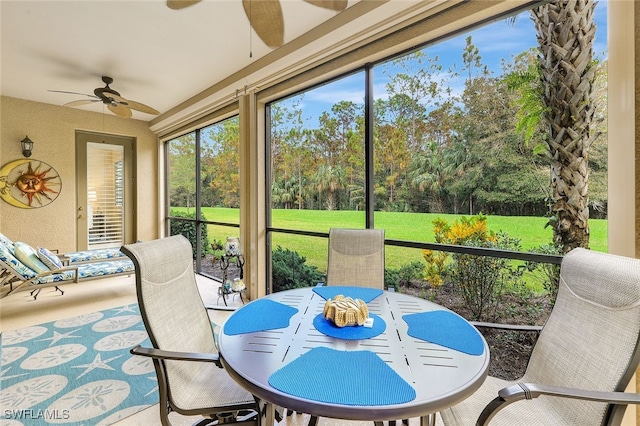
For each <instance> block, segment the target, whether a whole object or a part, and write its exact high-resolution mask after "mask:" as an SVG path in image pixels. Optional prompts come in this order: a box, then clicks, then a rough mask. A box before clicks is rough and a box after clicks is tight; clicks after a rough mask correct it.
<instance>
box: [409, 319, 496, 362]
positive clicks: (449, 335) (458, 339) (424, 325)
mask: <svg viewBox="0 0 640 426" xmlns="http://www.w3.org/2000/svg"><path fill="white" fill-rule="evenodd" d="M402 319H403V320H405V322H406V323H407V324H408V325H409V330H408V331H407V334H408V335H409V336H412V337H415V338H416V339H421V340H426V341H428V342H431V343H436V344H438V345H441V346H444V347H447V348H450V349H454V350H456V351H460V352H464V353H466V354H469V355H482V353H483V352H484V343H483V341H482V337H481V336H480V333H478V330H476V329H475V328H474V327H473V326H472V325H471V324H469V323H468V322H467V321H465V320H464V318H461V317H459V316H458V315H456V314H454V313H452V312H448V311H432V312H421V313H419V314H408V315H404V316H403V317H402Z"/></svg>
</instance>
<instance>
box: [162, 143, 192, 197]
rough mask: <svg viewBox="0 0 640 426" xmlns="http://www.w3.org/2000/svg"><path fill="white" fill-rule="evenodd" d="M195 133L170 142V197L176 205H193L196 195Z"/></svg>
mask: <svg viewBox="0 0 640 426" xmlns="http://www.w3.org/2000/svg"><path fill="white" fill-rule="evenodd" d="M195 149H196V145H195V135H194V134H193V133H188V134H186V135H184V136H180V137H179V138H176V139H174V140H172V141H171V142H170V143H169V164H168V169H169V188H170V194H169V197H170V199H171V201H172V202H174V200H175V202H176V204H172V205H174V206H185V207H187V209H189V208H190V207H191V206H193V204H194V202H195V197H196V175H195V164H196V155H195Z"/></svg>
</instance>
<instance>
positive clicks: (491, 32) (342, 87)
mask: <svg viewBox="0 0 640 426" xmlns="http://www.w3.org/2000/svg"><path fill="white" fill-rule="evenodd" d="M594 19H595V22H596V26H597V30H596V39H595V45H594V53H595V57H596V58H597V59H600V60H604V59H606V56H607V0H600V1H599V2H598V3H597V4H596V9H595V14H594ZM469 35H470V36H471V37H472V42H473V44H474V45H475V46H476V47H477V48H478V50H479V53H480V56H481V57H482V63H483V64H485V65H487V66H488V68H489V70H490V71H492V72H493V73H494V75H500V74H501V71H502V69H501V61H502V59H509V58H511V57H513V56H516V55H518V54H519V53H521V52H523V51H525V50H528V49H530V48H532V47H534V46H536V45H537V42H536V37H535V29H534V26H533V21H532V20H531V16H530V13H529V12H523V13H521V14H519V15H518V16H517V17H516V19H515V21H513V22H507V21H506V20H500V21H496V22H493V23H490V24H488V25H486V26H483V27H481V28H478V29H476V30H474V31H471V32H469V33H464V34H461V35H459V36H456V37H453V38H451V39H448V40H446V41H443V42H441V43H438V44H435V45H433V46H429V47H427V48H426V49H424V52H425V53H426V54H427V55H428V56H429V57H436V56H437V57H438V59H439V61H440V63H441V64H442V65H443V68H445V69H446V68H447V67H451V66H452V65H453V64H456V66H457V68H458V69H459V68H460V67H461V64H462V51H463V49H464V47H465V44H466V42H465V39H466V37H467V36H469ZM363 75H364V74H363V73H362V72H359V73H357V74H355V75H352V76H348V77H345V78H343V79H341V80H338V81H334V82H331V83H330V84H326V85H324V86H321V87H318V88H316V89H314V90H311V91H308V92H306V93H305V94H304V98H303V101H302V103H301V105H300V106H301V107H302V108H303V110H304V114H305V118H306V120H308V122H309V125H311V126H312V127H315V126H316V125H317V117H318V116H319V115H320V113H321V112H323V111H327V110H330V108H331V106H332V105H334V104H336V103H337V102H339V101H345V100H346V101H352V102H355V103H357V104H362V103H363V98H364V77H363ZM387 81H388V77H387V76H386V75H384V73H383V72H382V67H378V68H374V96H376V97H382V98H384V97H385V96H386V90H385V88H384V86H385V84H386V83H387ZM463 84H464V79H459V80H458V81H457V82H456V81H452V83H451V88H452V90H453V93H454V94H455V93H461V92H462V87H463Z"/></svg>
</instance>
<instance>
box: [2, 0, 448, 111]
mask: <svg viewBox="0 0 640 426" xmlns="http://www.w3.org/2000/svg"><path fill="white" fill-rule="evenodd" d="M254 1H260V0H254ZM363 1H365V2H367V4H368V5H367V7H366V8H365V7H363V5H364V3H359V2H358V0H350V1H349V8H348V9H347V12H342V13H343V14H345V13H347V14H346V15H343V17H344V16H350V20H349V21H347V22H348V24H345V23H344V22H343V23H340V22H341V20H340V19H338V18H339V17H338V16H337V15H338V14H336V12H333V11H331V10H328V9H323V8H320V7H317V6H313V5H311V4H308V3H306V2H304V1H303V0H281V5H282V9H283V15H284V21H285V46H283V47H282V48H280V49H276V50H272V49H270V48H268V47H267V46H266V45H265V44H264V43H263V42H262V41H261V40H260V39H259V38H258V36H257V35H256V34H255V33H253V32H252V31H250V26H249V21H248V19H247V17H246V16H245V13H244V10H243V8H242V4H241V1H240V0H204V1H202V2H200V3H198V4H195V5H193V6H191V7H189V8H186V9H183V10H171V9H169V8H168V7H167V6H166V5H165V2H164V0H106V1H105V0H81V1H69V0H44V1H32V0H0V18H1V27H0V29H1V39H0V40H1V73H0V81H1V86H0V93H1V94H2V95H5V96H12V97H16V98H22V99H27V100H32V101H38V102H44V103H49V104H54V105H63V104H65V103H67V102H70V101H74V100H78V99H89V98H87V97H83V96H81V95H73V94H64V93H54V92H50V91H49V90H61V91H70V92H78V93H81V94H93V89H95V88H97V87H103V86H104V84H103V83H102V81H101V76H103V75H106V76H110V77H112V78H113V79H114V82H113V84H111V88H113V89H115V90H117V91H118V92H120V94H121V96H122V97H124V98H126V99H130V100H134V101H137V102H141V103H143V104H146V105H149V106H151V107H153V108H155V109H157V110H159V111H160V113H161V114H164V113H166V112H167V111H169V110H170V109H172V108H174V107H176V106H178V105H180V104H182V103H184V102H186V101H188V100H190V99H192V98H193V97H194V96H196V95H198V94H199V93H201V92H203V91H206V89H208V88H210V87H211V86H213V85H215V84H216V83H218V82H220V81H222V80H223V79H224V78H225V77H228V76H230V75H232V74H234V73H237V72H239V71H240V70H245V69H247V67H249V68H251V65H252V64H253V63H255V62H256V61H259V60H262V61H265V60H269V57H270V56H272V57H274V58H275V59H274V60H277V61H280V62H283V61H284V62H287V58H289V63H290V62H291V58H292V57H294V56H295V55H298V56H299V55H300V52H301V46H302V45H301V43H300V40H297V43H296V38H298V37H300V36H302V35H304V34H305V33H307V32H308V31H309V30H310V29H312V28H313V27H316V26H318V25H320V24H322V23H323V22H325V21H327V22H326V23H325V24H324V26H325V27H326V28H330V32H328V30H327V31H325V32H324V33H321V34H324V35H323V36H319V37H316V38H314V39H313V43H312V44H313V45H314V46H313V49H314V50H315V51H317V52H320V51H322V50H323V49H325V50H326V49H327V46H329V45H330V44H333V43H335V42H336V41H337V40H345V39H347V38H349V37H352V38H353V37H354V34H356V33H357V32H358V31H360V32H361V31H363V30H362V28H363V26H364V27H369V28H371V27H375V26H376V23H377V22H386V21H388V20H389V19H390V18H389V17H390V16H392V15H394V14H398V13H401V11H402V10H406V9H411V8H414V9H415V8H416V5H417V4H418V3H420V4H423V5H424V4H432V5H433V4H437V3H440V2H441V1H431V2H424V1H423V2H420V1H419V0H391V1H388V0H363ZM374 4H375V5H374ZM354 5H359V6H360V8H361V9H362V10H361V11H360V12H358V14H357V15H356V14H354V13H353V10H355V9H357V7H354ZM420 7H422V8H424V6H420ZM349 11H351V15H349V14H348V13H349ZM351 19H352V20H351ZM356 20H359V21H360V24H358V23H357V22H356ZM342 21H344V18H343V19H342ZM336 22H337V23H336ZM330 23H333V24H330ZM378 30H379V29H378ZM303 38H304V37H303ZM308 39H309V37H308V35H307V40H308ZM287 43H288V46H287ZM312 53H313V52H312V51H309V49H308V48H306V50H305V54H306V55H308V54H312ZM271 62H274V61H273V60H272V61H271ZM283 66H290V65H287V64H285V65H283ZM80 108H83V109H87V110H93V111H98V112H102V111H106V112H107V113H109V112H108V111H107V110H106V109H104V106H103V104H102V103H100V102H96V103H93V104H90V105H87V106H82V107H80ZM133 117H134V118H137V119H141V120H144V121H150V120H152V119H154V116H153V115H149V114H144V113H140V112H136V111H134V116H133Z"/></svg>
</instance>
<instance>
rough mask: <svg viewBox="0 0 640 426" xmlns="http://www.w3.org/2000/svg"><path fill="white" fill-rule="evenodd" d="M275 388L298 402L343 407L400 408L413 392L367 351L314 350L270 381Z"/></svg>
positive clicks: (286, 366)
mask: <svg viewBox="0 0 640 426" xmlns="http://www.w3.org/2000/svg"><path fill="white" fill-rule="evenodd" d="M269 384H270V385H271V386H273V387H274V388H276V389H278V390H280V391H282V392H285V393H288V394H290V395H293V396H297V397H300V398H305V399H309V400H312V401H321V402H327V403H331V404H343V405H358V406H372V405H391V404H402V403H405V402H408V401H412V400H414V399H415V398H416V391H415V390H414V389H413V388H412V387H411V385H410V384H409V383H407V382H406V381H405V380H404V379H403V378H402V377H400V376H399V375H398V373H396V372H395V371H393V369H392V368H391V367H389V366H388V365H387V363H385V362H384V361H383V360H382V359H380V357H378V355H376V354H374V353H373V352H370V351H337V350H335V349H330V348H322V347H320V348H313V349H311V350H310V351H309V352H307V353H305V354H304V355H302V356H301V357H299V358H297V359H295V360H293V361H292V362H290V363H289V364H287V365H285V366H284V367H282V368H281V369H280V370H278V371H276V372H275V373H273V374H272V375H271V377H269Z"/></svg>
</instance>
